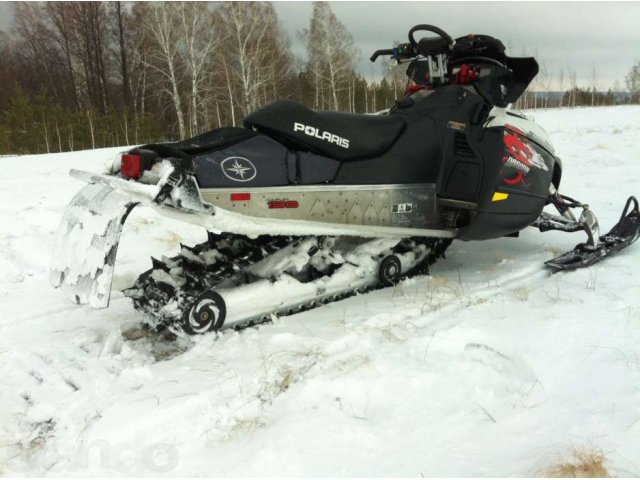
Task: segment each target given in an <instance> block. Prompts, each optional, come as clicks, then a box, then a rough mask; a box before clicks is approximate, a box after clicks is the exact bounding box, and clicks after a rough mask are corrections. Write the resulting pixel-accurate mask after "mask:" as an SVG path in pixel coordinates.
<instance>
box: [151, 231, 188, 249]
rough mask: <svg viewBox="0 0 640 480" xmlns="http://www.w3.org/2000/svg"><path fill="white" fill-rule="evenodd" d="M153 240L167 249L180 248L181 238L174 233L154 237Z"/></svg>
mask: <svg viewBox="0 0 640 480" xmlns="http://www.w3.org/2000/svg"><path fill="white" fill-rule="evenodd" d="M154 240H155V241H156V242H158V243H161V244H162V245H166V246H167V247H169V248H177V247H179V246H180V242H182V237H181V236H180V235H178V234H177V233H176V232H168V233H167V235H166V236H164V237H156V238H154Z"/></svg>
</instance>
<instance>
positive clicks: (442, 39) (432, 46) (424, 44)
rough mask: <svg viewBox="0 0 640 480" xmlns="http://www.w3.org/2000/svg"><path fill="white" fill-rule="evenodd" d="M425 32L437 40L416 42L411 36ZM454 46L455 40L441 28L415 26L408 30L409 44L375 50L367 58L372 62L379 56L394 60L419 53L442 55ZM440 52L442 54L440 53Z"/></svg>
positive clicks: (425, 39) (429, 39)
mask: <svg viewBox="0 0 640 480" xmlns="http://www.w3.org/2000/svg"><path fill="white" fill-rule="evenodd" d="M420 31H426V32H431V33H435V34H436V35H438V37H439V38H433V37H429V38H423V39H421V40H420V42H416V39H415V38H414V36H413V34H414V33H415V32H420ZM453 45H455V40H453V38H451V36H450V35H449V34H448V33H447V32H445V31H444V30H442V29H441V28H438V27H434V26H433V25H425V24H421V25H416V26H414V27H413V28H411V30H409V43H401V44H400V45H398V46H397V47H395V48H389V49H384V50H376V51H375V52H373V55H371V57H370V58H369V60H371V61H372V62H375V61H376V59H377V58H378V57H379V56H381V55H388V56H390V57H393V58H394V59H396V60H400V59H411V58H414V57H416V56H417V55H418V54H419V53H421V54H423V55H427V54H433V53H434V51H436V52H438V53H444V52H445V51H449V50H451V48H452V47H453ZM441 50H442V52H440V51H441Z"/></svg>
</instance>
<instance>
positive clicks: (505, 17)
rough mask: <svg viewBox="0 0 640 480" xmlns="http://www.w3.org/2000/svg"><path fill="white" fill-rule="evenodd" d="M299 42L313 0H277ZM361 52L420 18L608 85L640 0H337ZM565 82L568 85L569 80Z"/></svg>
mask: <svg viewBox="0 0 640 480" xmlns="http://www.w3.org/2000/svg"><path fill="white" fill-rule="evenodd" d="M274 4H275V8H276V11H277V12H278V17H279V18H280V21H281V22H282V25H283V27H284V28H285V29H286V31H287V33H288V34H289V37H290V39H291V42H292V45H293V46H294V52H295V53H296V54H298V55H301V56H302V55H303V54H304V45H303V44H302V42H301V41H300V40H299V39H298V35H297V33H298V32H299V31H300V30H302V29H303V28H305V27H307V26H308V23H309V17H310V16H311V8H312V6H311V2H274ZM331 7H332V9H333V11H334V12H335V14H336V16H337V17H338V19H339V20H340V21H341V22H342V23H343V24H344V25H345V26H346V27H347V29H348V30H349V31H350V32H351V34H352V35H353V38H354V42H355V45H356V47H357V48H358V49H359V50H360V52H361V55H360V58H359V59H357V63H356V65H357V67H358V70H359V71H360V73H361V74H363V75H365V76H367V77H369V78H372V77H374V78H376V77H380V76H381V74H382V68H381V67H380V66H379V65H374V64H371V63H370V62H369V60H368V58H369V56H370V55H371V53H372V52H373V51H374V50H377V49H379V48H390V47H392V46H393V45H394V41H395V42H397V41H401V42H404V41H406V34H407V31H408V30H409V29H410V28H411V27H412V26H413V25H415V24H418V23H429V24H432V25H437V26H439V27H441V28H443V29H444V30H445V31H447V32H449V34H450V35H451V36H453V37H454V38H455V37H458V36H462V35H466V34H468V33H484V34H487V35H491V36H494V37H497V38H500V39H501V40H502V41H503V42H504V44H505V45H506V46H507V53H508V54H510V55H512V56H518V55H533V56H535V57H536V58H537V59H538V61H539V63H541V64H544V67H545V68H546V70H547V71H548V72H549V75H550V76H552V77H559V73H560V70H561V69H564V70H565V71H567V70H568V69H571V70H573V71H574V72H575V73H576V75H577V77H578V81H579V83H582V84H583V85H584V86H586V85H587V84H589V83H590V82H591V78H592V71H593V68H594V66H595V70H596V72H597V78H598V87H599V88H601V89H606V88H608V87H611V86H613V85H614V82H616V81H617V82H618V83H619V84H620V85H624V77H625V76H626V74H627V73H628V72H629V70H630V68H631V66H632V65H633V64H634V63H635V62H637V61H640V26H639V25H640V2H430V1H421V2H370V1H365V2H331ZM10 14H11V9H10V5H9V3H8V2H0V29H4V30H7V29H8V28H10V26H11V18H10ZM565 87H566V85H565Z"/></svg>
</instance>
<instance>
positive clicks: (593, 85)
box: [591, 62, 598, 107]
mask: <svg viewBox="0 0 640 480" xmlns="http://www.w3.org/2000/svg"><path fill="white" fill-rule="evenodd" d="M597 91H598V71H597V70H596V62H593V64H592V65H591V106H592V107H593V106H594V104H595V99H596V93H597Z"/></svg>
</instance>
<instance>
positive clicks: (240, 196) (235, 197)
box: [231, 193, 251, 202]
mask: <svg viewBox="0 0 640 480" xmlns="http://www.w3.org/2000/svg"><path fill="white" fill-rule="evenodd" d="M247 200H251V194H250V193H232V194H231V201H232V202H246V201H247Z"/></svg>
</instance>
